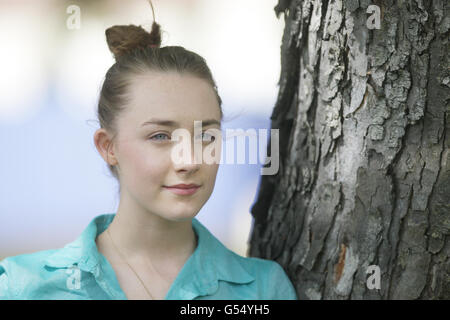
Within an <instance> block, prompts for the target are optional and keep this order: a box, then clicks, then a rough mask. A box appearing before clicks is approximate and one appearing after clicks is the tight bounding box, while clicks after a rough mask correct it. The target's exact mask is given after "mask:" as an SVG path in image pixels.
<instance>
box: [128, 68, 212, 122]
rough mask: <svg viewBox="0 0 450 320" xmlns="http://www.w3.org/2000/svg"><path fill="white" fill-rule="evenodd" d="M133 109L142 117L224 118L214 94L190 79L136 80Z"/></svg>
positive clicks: (132, 89)
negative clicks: (195, 116)
mask: <svg viewBox="0 0 450 320" xmlns="http://www.w3.org/2000/svg"><path fill="white" fill-rule="evenodd" d="M128 100H129V101H130V106H131V107H132V108H133V109H134V112H136V113H139V114H140V116H144V115H147V117H150V116H153V117H155V118H174V119H177V118H180V117H185V116H186V115H187V114H194V115H198V116H202V118H203V117H204V116H209V117H216V116H217V117H220V109H219V105H218V101H217V98H216V96H215V94H214V91H213V89H212V87H211V85H209V84H208V83H207V82H206V81H205V80H202V79H198V78H195V77H192V76H187V75H176V74H175V75H174V74H172V73H169V74H159V75H151V76H147V77H144V76H140V77H138V78H135V79H133V81H132V83H131V85H130V87H129V96H128Z"/></svg>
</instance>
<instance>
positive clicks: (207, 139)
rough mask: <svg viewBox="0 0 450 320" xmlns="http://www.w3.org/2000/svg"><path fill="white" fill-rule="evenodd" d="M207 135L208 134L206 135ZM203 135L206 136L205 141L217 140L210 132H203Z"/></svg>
mask: <svg viewBox="0 0 450 320" xmlns="http://www.w3.org/2000/svg"><path fill="white" fill-rule="evenodd" d="M205 135H206V136H205ZM202 136H203V137H204V138H205V137H206V140H204V141H205V142H213V141H214V140H216V137H215V136H213V135H210V134H209V133H206V132H203V133H202Z"/></svg>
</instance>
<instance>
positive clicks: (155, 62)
mask: <svg viewBox="0 0 450 320" xmlns="http://www.w3.org/2000/svg"><path fill="white" fill-rule="evenodd" d="M150 5H151V7H152V11H153V4H152V3H151V1H150ZM105 35H106V41H107V43H108V47H109V49H110V51H111V52H112V53H113V55H114V58H115V60H116V62H115V63H114V64H113V65H112V66H111V67H110V68H109V70H108V71H107V72H106V75H105V79H104V82H103V85H102V88H101V91H100V97H99V101H98V110H97V117H98V120H99V122H100V127H101V128H105V129H106V130H107V131H109V132H111V133H112V134H113V139H114V138H115V137H116V135H117V128H116V119H117V117H118V116H119V114H120V112H121V111H123V110H124V108H125V105H126V103H127V102H128V101H129V100H128V97H127V91H128V90H127V88H128V86H129V85H130V78H131V77H133V76H135V75H140V74H143V73H144V72H146V71H163V72H167V71H176V72H179V73H185V74H186V73H187V74H190V75H193V76H196V77H198V78H200V79H204V80H205V81H207V82H208V83H209V84H211V87H212V88H213V89H214V92H215V94H216V96H217V101H218V103H219V109H220V116H221V120H222V119H223V112H222V99H221V98H220V96H219V94H218V91H217V86H216V83H215V81H214V78H213V76H212V74H211V71H210V69H209V67H208V65H207V63H206V61H205V59H204V58H202V57H201V56H200V55H198V54H196V53H194V52H192V51H189V50H186V49H185V48H183V47H181V46H166V47H160V46H161V28H160V25H159V24H158V23H156V22H155V13H154V11H153V24H152V29H151V32H150V33H149V32H147V31H146V30H144V29H143V28H142V27H141V26H135V25H128V26H124V25H120V26H113V27H110V28H108V29H106V31H105ZM108 168H109V170H110V172H111V173H112V175H113V176H114V177H115V178H116V179H117V180H118V181H120V179H119V175H118V172H117V169H116V167H115V166H112V165H110V164H108ZM119 187H120V186H119ZM119 190H120V189H119Z"/></svg>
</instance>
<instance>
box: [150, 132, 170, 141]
mask: <svg viewBox="0 0 450 320" xmlns="http://www.w3.org/2000/svg"><path fill="white" fill-rule="evenodd" d="M158 136H166V137H168V135H167V134H165V133H157V134H155V135H154V136H152V137H151V138H150V139H151V140H161V139H154V138H155V137H158Z"/></svg>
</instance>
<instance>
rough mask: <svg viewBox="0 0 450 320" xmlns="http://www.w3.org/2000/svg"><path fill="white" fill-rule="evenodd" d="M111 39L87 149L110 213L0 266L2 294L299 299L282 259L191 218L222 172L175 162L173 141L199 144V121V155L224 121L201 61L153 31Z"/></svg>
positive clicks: (115, 32) (124, 30)
mask: <svg viewBox="0 0 450 320" xmlns="http://www.w3.org/2000/svg"><path fill="white" fill-rule="evenodd" d="M152 10H153V6H152ZM153 18H154V14H153ZM106 40H107V43H108V46H109V48H110V50H111V51H112V53H113V54H114V56H115V58H116V63H115V64H114V65H113V66H112V67H111V68H110V69H109V70H108V71H107V73H106V76H105V80H104V83H103V87H102V89H101V92H100V98H99V104H98V118H99V122H100V128H99V129H98V130H97V131H96V132H95V135H94V141H95V145H96V147H97V150H98V151H99V153H100V155H101V156H102V158H103V159H104V160H105V162H106V163H107V165H108V168H109V169H110V170H111V173H112V174H113V175H114V177H116V178H117V179H118V182H119V186H120V202H119V206H118V209H117V212H116V213H115V214H104V215H100V216H97V217H96V218H95V219H93V220H92V221H91V223H90V224H89V225H88V226H87V228H86V229H85V230H84V231H83V233H82V234H81V235H80V236H79V238H78V239H76V240H75V241H74V242H72V243H69V244H68V245H66V246H65V247H64V248H61V249H52V250H45V251H39V252H35V253H31V254H23V255H18V256H14V257H8V258H6V259H4V260H3V261H1V263H0V297H1V298H3V299H297V296H296V292H295V289H294V287H293V285H292V283H291V282H290V280H289V278H288V277H287V275H286V273H285V272H284V270H283V268H282V267H281V266H280V265H279V264H278V263H277V262H275V261H270V260H266V259H260V258H255V257H242V256H240V255H237V254H235V253H234V252H232V251H230V250H228V249H227V248H226V247H225V246H224V245H223V244H222V243H221V242H220V241H219V240H218V239H217V238H216V237H214V236H213V235H212V234H211V233H210V232H209V231H208V230H207V229H206V228H205V226H203V225H202V224H201V223H200V222H199V221H198V220H197V219H196V218H195V216H196V215H197V213H198V212H199V211H200V209H201V208H202V206H203V205H204V204H205V203H206V201H207V200H208V199H209V197H210V196H211V193H212V191H213V188H214V184H215V179H216V174H217V170H218V166H219V164H218V163H213V164H207V163H205V162H196V161H194V160H195V159H193V158H192V157H191V158H190V160H191V161H185V162H175V161H173V158H172V151H173V148H174V146H175V143H174V142H173V141H171V134H172V133H173V131H174V130H175V129H185V130H186V132H188V133H190V136H192V137H194V134H193V133H194V132H193V131H194V121H202V128H201V130H202V131H201V135H200V139H201V141H200V144H201V145H203V147H206V146H207V145H209V144H210V143H218V144H219V147H220V146H221V139H220V138H219V139H215V140H213V139H212V138H211V137H209V138H207V139H206V141H203V137H204V136H203V135H204V134H205V131H206V130H207V129H217V131H220V128H221V122H222V117H223V113H222V109H221V104H222V102H221V98H220V97H219V94H218V92H217V87H216V84H215V81H214V79H213V77H212V75H211V72H210V69H209V68H208V66H207V64H206V62H205V60H204V59H203V58H202V57H200V56H199V55H197V54H195V53H193V52H191V51H188V50H186V49H184V48H183V47H179V46H168V47H160V44H161V34H160V26H159V25H158V24H157V23H156V22H153V25H152V30H151V33H148V32H147V31H145V30H144V29H143V28H141V27H137V26H134V25H128V26H113V27H111V28H109V29H107V30H106ZM194 138H195V139H197V138H198V137H194ZM214 138H216V136H214ZM195 139H194V140H195ZM219 150H220V149H219ZM194 158H195V157H194Z"/></svg>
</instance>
